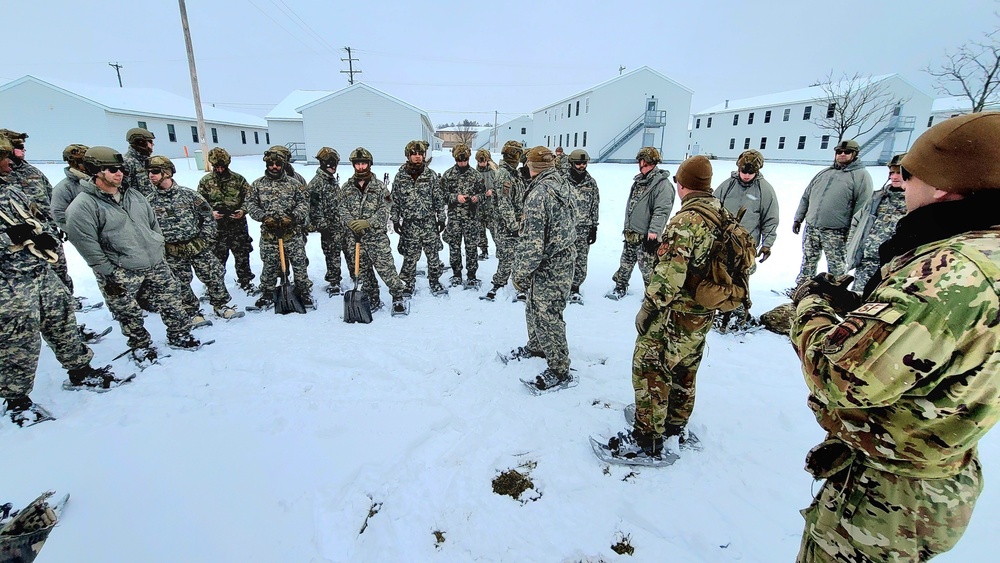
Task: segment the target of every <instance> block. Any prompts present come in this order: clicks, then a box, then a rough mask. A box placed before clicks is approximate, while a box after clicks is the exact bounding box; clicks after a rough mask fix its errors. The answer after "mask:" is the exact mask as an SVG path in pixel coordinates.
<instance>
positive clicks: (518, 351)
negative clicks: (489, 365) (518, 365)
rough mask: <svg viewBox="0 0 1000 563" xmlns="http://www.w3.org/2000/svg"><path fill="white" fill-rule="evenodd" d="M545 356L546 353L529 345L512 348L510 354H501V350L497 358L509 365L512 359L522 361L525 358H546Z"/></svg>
mask: <svg viewBox="0 0 1000 563" xmlns="http://www.w3.org/2000/svg"><path fill="white" fill-rule="evenodd" d="M544 357H545V354H543V353H542V352H541V351H539V350H532V349H531V348H528V347H527V346H518V347H517V348H514V349H513V350H511V351H510V353H509V354H501V353H500V352H497V359H499V360H500V361H501V362H503V363H504V365H507V363H508V362H510V361H511V360H518V361H520V360H521V359H523V358H544Z"/></svg>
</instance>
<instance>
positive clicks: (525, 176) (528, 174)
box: [517, 166, 531, 182]
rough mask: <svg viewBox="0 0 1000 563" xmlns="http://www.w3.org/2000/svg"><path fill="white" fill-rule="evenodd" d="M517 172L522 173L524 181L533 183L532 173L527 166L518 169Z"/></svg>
mask: <svg viewBox="0 0 1000 563" xmlns="http://www.w3.org/2000/svg"><path fill="white" fill-rule="evenodd" d="M517 171H518V172H520V173H521V178H522V179H523V180H527V181H529V182H530V181H531V172H530V171H528V167H527V166H522V167H520V168H518V169H517Z"/></svg>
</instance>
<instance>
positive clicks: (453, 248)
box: [444, 215, 480, 278]
mask: <svg viewBox="0 0 1000 563" xmlns="http://www.w3.org/2000/svg"><path fill="white" fill-rule="evenodd" d="M479 225H480V223H479V221H478V220H476V219H474V218H470V217H459V216H454V215H453V216H452V217H450V218H449V220H448V226H447V227H446V228H445V230H444V242H446V243H448V258H449V259H450V260H449V262H450V263H451V271H452V275H455V276H461V275H462V244H463V243H464V244H465V269H466V271H467V273H468V276H469V277H470V278H471V277H474V276H475V275H476V270H478V269H479V252H478V248H477V246H476V245H478V244H479Z"/></svg>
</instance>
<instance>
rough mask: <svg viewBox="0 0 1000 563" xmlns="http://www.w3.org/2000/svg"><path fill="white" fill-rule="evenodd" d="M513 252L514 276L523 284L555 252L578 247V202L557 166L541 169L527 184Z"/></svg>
mask: <svg viewBox="0 0 1000 563" xmlns="http://www.w3.org/2000/svg"><path fill="white" fill-rule="evenodd" d="M519 232H520V234H519V237H518V239H517V248H516V252H515V254H514V279H515V280H517V283H518V285H520V286H522V287H524V286H526V285H528V284H527V281H528V279H529V278H531V276H532V275H533V274H534V273H535V271H536V270H537V269H538V268H539V267H540V266H541V265H542V263H543V262H545V261H546V260H548V259H550V258H552V257H553V256H555V255H557V254H560V253H562V252H565V251H567V250H570V249H575V245H576V203H575V202H574V200H573V194H572V193H571V190H570V187H569V185H568V184H567V183H566V179H565V178H563V176H562V174H560V173H559V171H557V170H556V169H554V168H549V169H546V170H543V171H542V172H540V173H539V174H538V175H537V176H535V177H534V178H532V180H531V183H529V184H528V188H527V193H526V194H525V198H524V218H523V219H522V221H521V227H520V229H519Z"/></svg>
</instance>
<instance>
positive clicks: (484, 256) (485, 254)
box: [479, 248, 490, 261]
mask: <svg viewBox="0 0 1000 563" xmlns="http://www.w3.org/2000/svg"><path fill="white" fill-rule="evenodd" d="M489 259H490V251H489V249H486V248H483V249H481V250H480V251H479V260H480V261H483V260H489Z"/></svg>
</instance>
